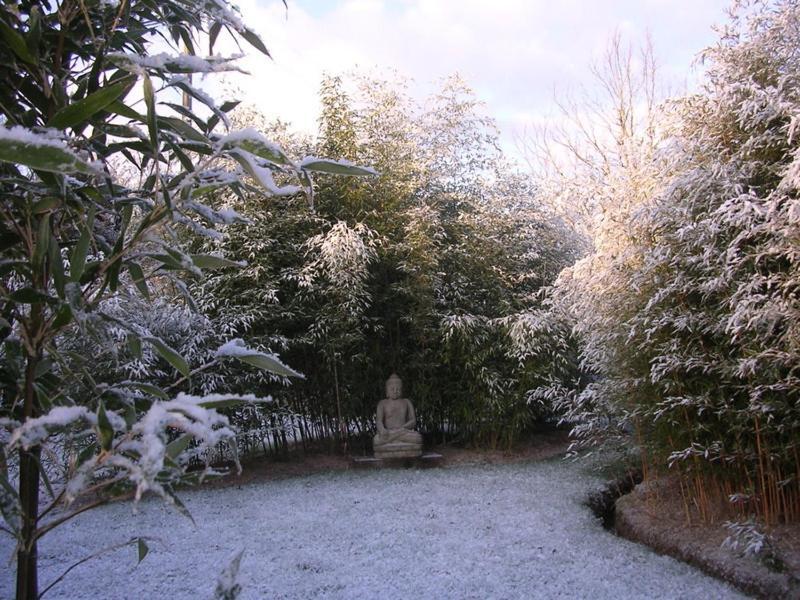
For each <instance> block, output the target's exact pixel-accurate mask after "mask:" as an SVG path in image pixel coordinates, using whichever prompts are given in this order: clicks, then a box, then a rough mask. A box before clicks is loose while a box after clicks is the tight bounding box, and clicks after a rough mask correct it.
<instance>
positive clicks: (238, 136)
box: [221, 130, 294, 166]
mask: <svg viewBox="0 0 800 600" xmlns="http://www.w3.org/2000/svg"><path fill="white" fill-rule="evenodd" d="M236 149H242V150H246V151H247V152H249V153H250V154H254V155H256V156H258V157H259V158H264V159H266V160H268V161H270V162H272V163H275V164H276V165H282V166H287V165H291V166H293V165H294V163H293V162H292V160H291V159H290V158H289V157H288V156H286V154H285V153H284V151H283V150H282V149H281V147H280V146H278V145H277V144H274V143H272V142H270V141H269V140H268V139H266V138H265V137H264V136H262V135H261V134H259V133H257V132H255V131H252V130H251V131H237V132H236V133H233V134H231V135H228V136H225V137H224V138H223V139H222V147H221V150H223V151H224V150H236Z"/></svg>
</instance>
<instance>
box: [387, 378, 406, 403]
mask: <svg viewBox="0 0 800 600" xmlns="http://www.w3.org/2000/svg"><path fill="white" fill-rule="evenodd" d="M402 393H403V382H402V381H400V379H399V378H397V377H390V378H389V379H388V380H387V381H386V397H387V398H392V399H394V398H399V397H400V395H401V394H402Z"/></svg>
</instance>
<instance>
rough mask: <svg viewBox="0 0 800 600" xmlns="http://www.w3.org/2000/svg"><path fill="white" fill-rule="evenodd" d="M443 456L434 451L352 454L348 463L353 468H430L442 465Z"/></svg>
mask: <svg viewBox="0 0 800 600" xmlns="http://www.w3.org/2000/svg"><path fill="white" fill-rule="evenodd" d="M443 460H444V458H443V457H442V455H441V454H437V453H435V452H426V453H425V454H422V455H421V456H415V457H400V458H398V457H390V458H373V457H371V456H353V457H352V458H351V459H350V465H351V466H352V467H353V468H354V469H430V468H432V467H440V466H442V461H443Z"/></svg>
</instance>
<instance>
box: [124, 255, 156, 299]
mask: <svg viewBox="0 0 800 600" xmlns="http://www.w3.org/2000/svg"><path fill="white" fill-rule="evenodd" d="M125 266H126V267H127V268H128V273H130V275H131V279H132V280H133V283H134V285H135V286H136V289H138V290H139V293H140V294H141V295H142V296H143V297H144V298H145V299H147V300H150V290H148V289H147V280H146V279H145V277H144V271H143V270H142V267H141V266H140V265H139V263H135V262H127V263H125Z"/></svg>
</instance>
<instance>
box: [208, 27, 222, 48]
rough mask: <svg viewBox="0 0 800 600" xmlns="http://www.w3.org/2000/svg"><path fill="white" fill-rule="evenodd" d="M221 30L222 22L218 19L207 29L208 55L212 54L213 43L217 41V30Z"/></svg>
mask: <svg viewBox="0 0 800 600" xmlns="http://www.w3.org/2000/svg"><path fill="white" fill-rule="evenodd" d="M221 30H222V23H220V22H219V21H214V23H213V24H212V25H211V27H209V29H208V54H209V56H211V55H213V54H214V44H216V43H217V36H219V32H220V31H221Z"/></svg>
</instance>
